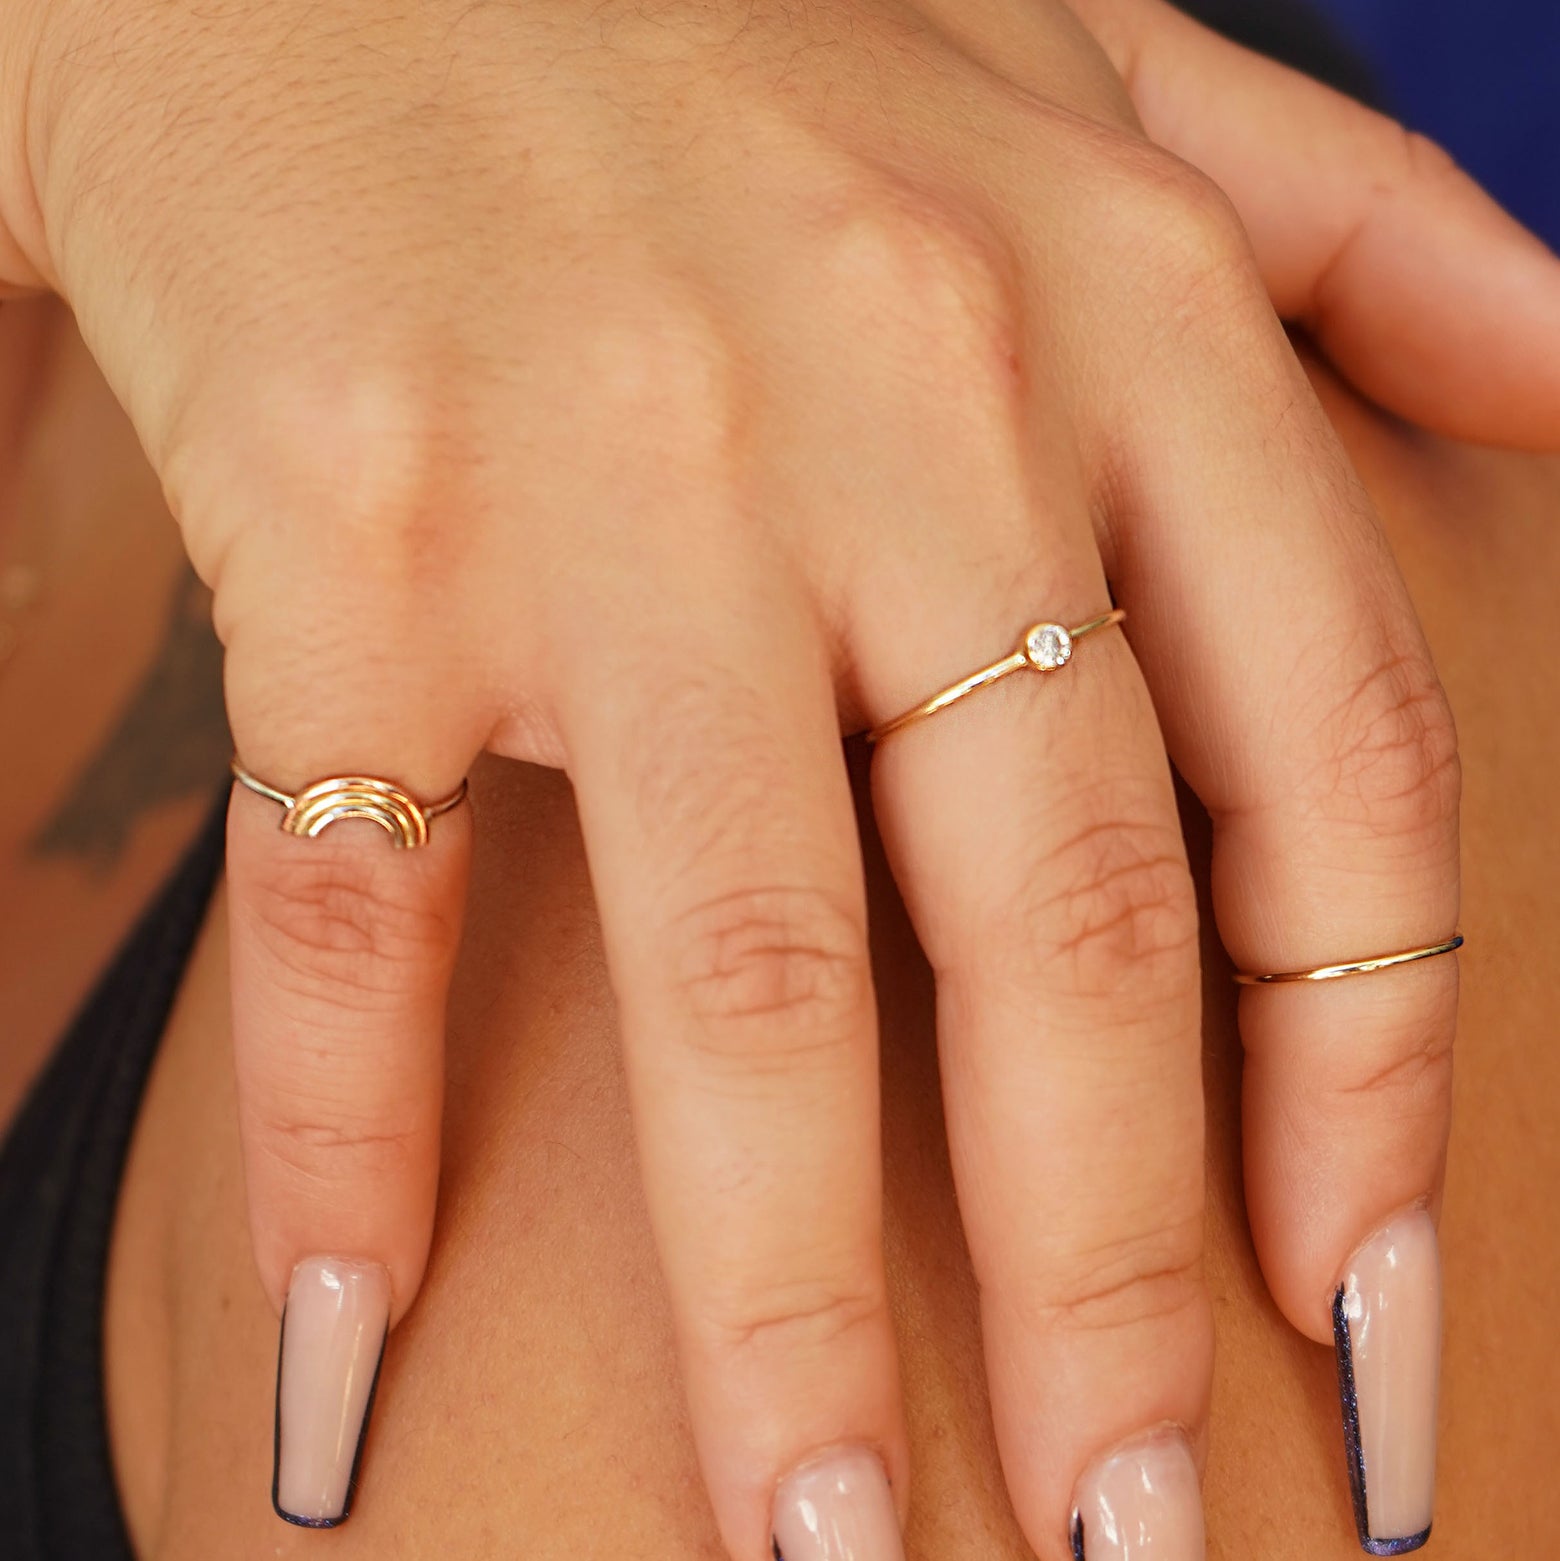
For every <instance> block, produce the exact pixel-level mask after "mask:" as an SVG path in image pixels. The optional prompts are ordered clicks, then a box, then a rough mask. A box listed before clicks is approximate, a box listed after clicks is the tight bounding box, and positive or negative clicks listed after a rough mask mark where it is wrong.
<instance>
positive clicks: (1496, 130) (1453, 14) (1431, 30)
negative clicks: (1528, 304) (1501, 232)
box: [1254, 0, 1560, 249]
mask: <svg viewBox="0 0 1560 1561" xmlns="http://www.w3.org/2000/svg"><path fill="white" fill-rule="evenodd" d="M1254 3H1256V4H1258V5H1260V4H1261V3H1262V0H1254ZM1312 3H1313V5H1314V6H1315V8H1316V9H1317V10H1319V11H1321V12H1323V13H1324V14H1325V15H1326V16H1327V17H1328V19H1329V20H1330V21H1331V22H1332V23H1333V25H1334V27H1335V28H1336V30H1337V32H1338V33H1339V34H1340V35H1341V36H1342V37H1343V38H1344V39H1346V40H1347V41H1348V42H1349V43H1351V44H1353V45H1354V47H1355V48H1356V49H1357V50H1358V51H1359V53H1360V54H1361V55H1362V56H1363V57H1364V58H1365V59H1366V60H1367V61H1368V63H1369V64H1370V67H1371V69H1372V71H1373V72H1374V74H1375V76H1376V79H1377V82H1378V84H1379V85H1380V87H1381V91H1382V96H1383V98H1384V103H1383V106H1384V107H1385V108H1387V109H1388V110H1389V111H1390V112H1391V113H1393V114H1395V115H1396V116H1397V117H1398V118H1399V119H1401V120H1403V121H1404V122H1405V123H1406V124H1408V125H1410V126H1412V127H1413V128H1414V129H1415V130H1422V131H1424V132H1425V134H1426V135H1429V136H1432V137H1434V138H1435V139H1436V140H1437V141H1439V142H1440V143H1441V144H1442V145H1443V146H1444V147H1446V148H1447V150H1448V151H1450V152H1451V153H1452V154H1453V155H1454V156H1455V157H1456V158H1457V160H1458V161H1459V162H1460V163H1461V164H1462V165H1463V166H1464V167H1465V168H1466V169H1468V171H1469V172H1470V173H1472V174H1473V175H1474V177H1475V178H1476V179H1478V181H1479V182H1480V183H1481V184H1482V185H1484V187H1485V188H1486V189H1488V190H1490V191H1491V192H1492V193H1493V194H1494V195H1495V196H1496V198H1497V199H1499V200H1500V202H1501V204H1502V205H1504V206H1505V207H1507V208H1508V210H1510V211H1513V212H1515V213H1516V214H1517V216H1519V217H1521V218H1522V220H1523V221H1524V222H1526V223H1527V224H1528V226H1529V227H1531V228H1533V229H1534V230H1535V231H1536V232H1538V233H1540V234H1541V235H1542V236H1543V237H1544V238H1545V239H1546V240H1547V241H1548V242H1549V244H1550V246H1551V247H1552V248H1556V249H1560V0H1312Z"/></svg>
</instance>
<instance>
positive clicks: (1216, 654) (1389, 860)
mask: <svg viewBox="0 0 1560 1561" xmlns="http://www.w3.org/2000/svg"><path fill="white" fill-rule="evenodd" d="M1222 210H1223V208H1222V206H1221V203H1220V201H1219V199H1218V198H1217V196H1216V195H1214V194H1212V193H1210V192H1208V191H1206V190H1204V191H1203V193H1202V195H1201V197H1200V200H1199V203H1198V204H1196V205H1195V206H1194V207H1192V208H1189V211H1192V212H1194V213H1195V215H1193V216H1192V218H1191V220H1190V221H1189V222H1186V223H1185V227H1184V231H1183V232H1182V233H1181V235H1180V243H1181V247H1182V251H1183V254H1184V257H1186V258H1188V259H1189V260H1190V262H1191V267H1192V269H1190V270H1189V272H1188V277H1187V279H1186V280H1187V283H1188V286H1195V279H1196V278H1197V277H1200V276H1201V275H1202V274H1203V268H1204V267H1206V266H1208V265H1210V264H1211V265H1213V266H1215V267H1216V268H1217V269H1218V273H1219V274H1220V275H1221V276H1224V277H1229V276H1239V275H1241V274H1245V275H1247V276H1248V277H1249V285H1248V287H1247V288H1246V289H1245V291H1244V294H1243V293H1242V290H1241V289H1240V288H1239V287H1238V286H1234V285H1232V286H1230V287H1229V288H1227V289H1225V290H1223V291H1222V292H1221V297H1220V304H1219V308H1220V313H1219V315H1218V316H1217V317H1216V318H1215V317H1212V316H1207V315H1202V316H1198V317H1197V318H1196V319H1195V320H1194V321H1193V322H1192V324H1191V325H1190V326H1189V327H1188V328H1187V329H1185V330H1183V331H1181V332H1179V333H1177V334H1176V335H1175V338H1174V341H1175V351H1174V353H1173V354H1172V353H1167V352H1160V353H1156V354H1154V355H1153V356H1151V357H1150V358H1149V360H1147V362H1146V363H1145V365H1144V367H1143V372H1142V373H1141V374H1140V375H1139V376H1138V378H1137V379H1136V380H1135V381H1134V390H1133V392H1132V393H1131V394H1130V396H1129V397H1128V399H1126V400H1125V401H1124V402H1123V404H1121V405H1120V406H1118V407H1115V408H1113V409H1112V410H1111V413H1110V414H1109V415H1108V417H1107V419H1106V424H1105V426H1107V427H1109V428H1110V429H1111V430H1112V432H1111V435H1110V437H1111V438H1112V439H1113V440H1124V441H1125V446H1126V448H1127V449H1128V450H1129V451H1130V453H1129V454H1126V455H1123V454H1121V453H1120V451H1121V448H1122V446H1121V445H1120V444H1118V445H1117V453H1116V457H1115V459H1114V460H1113V461H1112V462H1110V463H1109V464H1110V467H1111V480H1110V509H1111V523H1110V525H1109V528H1108V529H1109V540H1110V543H1111V551H1112V555H1113V563H1114V569H1113V578H1114V580H1115V581H1116V586H1117V594H1118V597H1119V599H1120V600H1121V602H1122V603H1123V605H1125V606H1126V607H1128V608H1129V610H1130V611H1131V612H1132V615H1133V616H1132V620H1131V621H1132V625H1133V636H1134V643H1135V644H1136V646H1137V647H1138V649H1139V653H1140V659H1141V662H1142V666H1143V669H1144V673H1145V675H1146V676H1147V678H1148V680H1149V683H1150V686H1151V688H1152V690H1153V693H1154V697H1155V702H1156V705H1157V707H1158V709H1159V712H1160V718H1161V721H1162V723H1163V725H1164V729H1165V734H1166V740H1167V745H1168V747H1169V749H1170V753H1171V756H1172V758H1173V759H1174V760H1175V762H1176V764H1177V766H1178V767H1179V769H1180V770H1181V773H1182V774H1183V775H1184V776H1185V777H1186V779H1187V781H1188V782H1189V783H1190V784H1191V786H1192V788H1193V789H1194V790H1195V791H1196V792H1197V794H1198V796H1199V797H1200V798H1201V799H1202V801H1203V803H1204V804H1205V805H1206V806H1207V808H1208V810H1209V812H1210V814H1211V815H1212V818H1213V823H1214V857H1213V891H1214V910H1215V914H1216V917H1217V920H1218V925H1219V930H1220V933H1221V935H1222V937H1223V940H1224V943H1225V946H1226V947H1227V948H1228V949H1229V951H1230V953H1231V956H1232V957H1233V959H1234V960H1235V961H1236V963H1237V965H1238V966H1240V967H1242V968H1244V969H1246V970H1251V971H1257V972H1267V973H1272V972H1292V971H1297V970H1303V969H1307V968H1310V967H1315V966H1323V965H1330V964H1335V963H1340V962H1343V961H1352V960H1361V959H1366V958H1368V957H1370V956H1375V955H1381V954H1388V953H1392V952H1394V951H1397V950H1403V949H1407V948H1411V947H1415V946H1423V945H1428V944H1433V943H1436V942H1438V941H1440V940H1443V939H1446V938H1448V937H1449V936H1450V934H1451V933H1452V931H1453V930H1454V929H1455V925H1456V920H1457V907H1458V851H1457V804H1458V766H1457V751H1456V739H1455V734H1454V732H1453V730H1452V726H1451V720H1450V716H1449V714H1448V710H1447V705H1446V702H1445V699H1444V696H1443V695H1442V692H1441V689H1440V685H1439V683H1438V681H1437V679H1436V675H1435V669H1434V667H1433V666H1432V665H1431V662H1430V657H1429V653H1428V651H1427V649H1426V646H1425V643H1424V639H1423V637H1422V635H1421V633H1420V631H1419V627H1418V624H1417V621H1416V620H1415V617H1414V613H1413V610H1412V607H1411V604H1410V602H1409V600H1408V596H1407V592H1406V590H1405V588H1404V585H1403V582H1402V580H1401V579H1400V577H1399V575H1398V573H1397V570H1396V567H1395V565H1394V562H1393V560H1392V557H1391V555H1390V553H1389V551H1388V549H1387V546H1386V543H1385V539H1384V538H1383V536H1382V534H1381V532H1380V529H1379V526H1378V523H1377V521H1376V519H1375V516H1374V514H1373V513H1372V511H1371V509H1370V506H1369V503H1368V501H1367V500H1366V498H1365V495H1364V490H1363V488H1362V487H1361V486H1360V484H1359V482H1358V480H1357V479H1356V478H1355V476H1354V474H1353V472H1352V471H1351V470H1350V468H1349V466H1348V462H1347V459H1346V457H1345V456H1344V453H1343V450H1342V447H1341V445H1340V444H1339V442H1338V440H1337V438H1336V436H1335V435H1334V433H1333V431H1332V429H1331V427H1330V425H1329V424H1328V422H1327V420H1326V417H1325V415H1324V414H1323V412H1322V409H1321V407H1320V406H1319V404H1318V403H1317V400H1316V397H1315V395H1314V394H1313V392H1312V390H1311V388H1310V385H1309V384H1308V382H1307V381H1306V378H1305V375H1304V373H1303V371H1302V370H1301V368H1300V365H1299V363H1298V362H1297V360H1296V359H1295V357H1294V354H1293V352H1292V351H1291V350H1290V348H1289V345H1288V343H1287V340H1286V339H1285V336H1284V334H1283V331H1282V329H1281V327H1280V326H1279V324H1278V322H1277V320H1276V319H1274V318H1273V315H1272V312H1271V310H1270V308H1269V307H1268V305H1267V302H1266V300H1265V298H1263V297H1262V294H1261V289H1260V287H1259V285H1258V282H1257V278H1256V276H1255V273H1254V271H1252V269H1251V267H1250V264H1249V259H1243V255H1244V250H1245V244H1244V239H1243V237H1242V236H1241V235H1240V232H1239V228H1238V225H1237V224H1236V223H1235V222H1234V219H1233V216H1230V215H1227V214H1225V215H1221V211H1222ZM1183 220H1184V219H1183ZM1122 429H1126V430H1129V432H1127V433H1126V434H1125V435H1122V434H1121V433H1120V430H1122ZM1456 1000H1457V966H1456V961H1455V959H1452V958H1440V959H1431V960H1426V961H1422V962H1418V963H1414V964H1405V965H1402V966H1399V967H1395V968H1391V969H1384V970H1380V971H1378V972H1376V973H1374V974H1362V975H1359V976H1356V977H1353V978H1349V979H1340V980H1333V981H1327V982H1322V983H1293V984H1285V985H1278V986H1270V987H1257V988H1253V989H1250V990H1249V991H1248V992H1247V994H1246V996H1245V997H1244V998H1243V1000H1242V1005H1241V1015H1240V1017H1241V1033H1242V1037H1243V1040H1244V1042H1245V1046H1246V1051H1247V1063H1246V1070H1245V1089H1244V1102H1245V1104H1244V1111H1245V1132H1244V1139H1245V1154H1246V1195H1247V1205H1248V1209H1249V1212H1250V1216H1251V1224H1252V1233H1253V1236H1254V1238H1255V1241H1256V1246H1257V1252H1258V1255H1259V1257H1260V1259H1261V1261H1262V1266H1263V1272H1264V1274H1265V1275H1266V1278H1267V1281H1268V1284H1269V1287H1270V1288H1271V1290H1272V1292H1273V1295H1274V1298H1275V1299H1276V1300H1277V1302H1278V1304H1279V1306H1280V1308H1281V1309H1282V1310H1283V1312H1284V1313H1285V1315H1286V1316H1287V1317H1288V1318H1289V1320H1290V1321H1291V1322H1292V1323H1294V1325H1295V1326H1296V1327H1298V1328H1300V1329H1301V1330H1302V1331H1303V1332H1305V1333H1307V1334H1309V1335H1310V1336H1311V1337H1313V1338H1316V1339H1318V1340H1325V1339H1330V1338H1334V1336H1335V1333H1336V1342H1337V1344H1338V1347H1339V1353H1340V1362H1339V1364H1340V1370H1341V1371H1343V1372H1344V1373H1345V1374H1346V1376H1347V1379H1348V1380H1347V1381H1346V1383H1345V1392H1344V1408H1345V1416H1346V1424H1348V1423H1350V1422H1351V1421H1352V1426H1353V1431H1352V1440H1351V1443H1350V1447H1351V1456H1352V1462H1353V1468H1354V1474H1355V1482H1356V1486H1357V1488H1358V1492H1359V1495H1358V1504H1357V1517H1358V1522H1359V1526H1360V1537H1361V1540H1362V1542H1364V1543H1365V1545H1366V1548H1367V1549H1371V1550H1373V1553H1389V1554H1397V1553H1400V1552H1402V1551H1405V1550H1408V1549H1412V1548H1415V1547H1416V1546H1417V1545H1418V1544H1421V1543H1423V1541H1424V1538H1425V1536H1426V1534H1427V1533H1428V1528H1429V1523H1430V1508H1431V1502H1432V1498H1433V1483H1434V1457H1435V1385H1436V1373H1437V1360H1438V1356H1439V1305H1440V1302H1439V1280H1438V1275H1437V1265H1436V1238H1435V1232H1434V1226H1433V1223H1432V1220H1431V1217H1430V1215H1429V1213H1428V1212H1427V1210H1428V1207H1429V1206H1430V1205H1431V1204H1432V1203H1433V1201H1434V1199H1435V1197H1436V1195H1437V1192H1438V1188H1439V1185H1440V1178H1441V1173H1442V1164H1443V1157H1444V1153H1445V1146H1446V1136H1447V1128H1448V1121H1449V1115H1450V1107H1451V1095H1450V1077H1451V1075H1450V1046H1451V1040H1452V1032H1453V1028H1454V1024H1455V1018H1456ZM1340 1294H1341V1295H1342V1297H1343V1301H1342V1306H1343V1311H1344V1314H1345V1315H1343V1316H1342V1317H1341V1318H1340V1316H1339V1315H1338V1298H1339V1296H1340ZM1367 1470H1368V1478H1367V1477H1366V1471H1367ZM1382 1546H1387V1547H1389V1548H1388V1549H1386V1550H1383V1549H1381V1548H1380V1547H1382Z"/></svg>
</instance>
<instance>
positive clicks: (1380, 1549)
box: [1360, 1529, 1430, 1556]
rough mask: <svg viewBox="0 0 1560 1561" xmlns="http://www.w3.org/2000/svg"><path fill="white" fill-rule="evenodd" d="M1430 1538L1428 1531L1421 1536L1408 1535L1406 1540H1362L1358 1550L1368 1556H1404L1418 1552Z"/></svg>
mask: <svg viewBox="0 0 1560 1561" xmlns="http://www.w3.org/2000/svg"><path fill="white" fill-rule="evenodd" d="M1429 1538H1430V1530H1429V1529H1426V1530H1425V1531H1424V1532H1423V1533H1422V1534H1410V1535H1409V1536H1408V1537H1407V1538H1406V1539H1362V1540H1361V1541H1360V1548H1361V1549H1362V1550H1363V1551H1364V1552H1365V1554H1366V1555H1368V1556H1406V1555H1407V1554H1408V1553H1409V1552H1410V1551H1411V1550H1418V1549H1419V1548H1420V1547H1421V1546H1422V1545H1424V1544H1425V1543H1426V1542H1427V1541H1428V1540H1429Z"/></svg>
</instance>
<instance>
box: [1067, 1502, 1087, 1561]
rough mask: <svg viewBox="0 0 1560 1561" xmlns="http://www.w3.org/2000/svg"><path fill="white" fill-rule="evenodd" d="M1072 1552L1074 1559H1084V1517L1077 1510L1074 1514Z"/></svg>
mask: <svg viewBox="0 0 1560 1561" xmlns="http://www.w3.org/2000/svg"><path fill="white" fill-rule="evenodd" d="M1070 1537H1071V1539H1072V1553H1073V1561H1084V1554H1083V1519H1082V1518H1081V1517H1080V1516H1079V1515H1078V1514H1077V1513H1076V1512H1075V1513H1073V1515H1072V1533H1071V1536H1070Z"/></svg>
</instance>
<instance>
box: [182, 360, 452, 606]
mask: <svg viewBox="0 0 1560 1561" xmlns="http://www.w3.org/2000/svg"><path fill="white" fill-rule="evenodd" d="M325 334H326V337H327V339H328V336H329V333H325ZM166 443H167V448H166V453H165V455H164V459H163V463H162V471H163V488H164V493H165V496H166V498H167V500H168V504H169V506H170V508H171V510H172V512H173V514H174V516H175V517H176V518H177V519H178V521H179V524H180V526H181V529H182V530H183V533H184V536H185V540H186V544H187V545H188V546H189V548H190V551H191V556H192V561H193V562H194V564H195V566H196V568H197V570H198V571H199V572H200V574H201V576H202V578H204V579H205V580H206V581H207V583H208V584H210V585H211V586H212V587H213V588H214V589H217V588H219V587H220V584H221V575H222V573H223V567H222V566H223V564H224V563H225V562H226V561H227V560H228V559H229V557H230V555H232V553H233V547H234V543H235V542H237V541H239V540H240V539H242V540H243V541H244V542H245V544H246V545H248V544H249V543H250V541H251V540H252V539H259V540H261V541H263V542H265V543H266V544H267V545H271V546H274V545H277V544H280V545H283V546H290V547H294V548H297V549H299V550H301V551H302V552H304V553H305V554H306V556H307V557H308V558H309V559H310V560H311V563H312V565H313V567H315V568H317V569H318V570H320V571H322V572H325V573H328V574H332V575H334V574H336V573H338V572H340V573H342V574H343V577H344V578H346V579H350V580H351V581H353V582H354V583H355V584H356V585H358V586H360V587H364V588H369V589H372V588H379V589H381V590H389V591H391V592H393V593H395V599H398V600H405V601H408V602H414V601H419V600H422V599H424V598H425V597H426V595H427V594H428V591H429V589H430V585H431V584H433V583H436V582H440V581H443V580H445V579H447V578H450V576H451V575H452V573H453V572H454V571H456V570H458V568H459V565H460V562H461V558H462V553H463V548H464V540H463V539H464V538H466V536H467V534H468V531H467V528H462V527H453V526H451V525H450V524H449V516H450V515H451V514H452V513H464V512H467V511H469V510H470V509H471V506H472V505H473V504H474V503H476V502H478V499H479V494H478V490H477V487H476V485H475V484H474V483H473V481H472V480H471V479H472V476H473V475H474V474H475V473H476V472H477V470H478V466H479V463H478V462H477V461H476V460H475V458H474V455H473V452H472V450H471V449H470V448H468V445H467V442H466V439H465V436H464V435H463V434H462V432H461V431H460V422H459V411H458V409H457V408H455V407H453V406H452V405H451V401H450V397H449V394H448V390H447V388H441V387H440V385H439V384H438V383H437V381H436V380H435V379H434V378H433V371H432V370H430V369H427V368H424V367H419V366H417V365H414V364H405V363H397V362H395V361H391V360H388V359H387V358H386V357H385V356H384V355H381V356H380V357H378V358H377V359H374V360H372V361H357V360H356V359H353V360H351V361H347V360H346V359H345V358H344V357H343V356H342V355H340V354H338V353H336V352H332V351H330V350H327V349H322V350H321V351H320V352H318V353H315V354H311V355H309V356H308V358H307V359H306V360H299V361H297V362H292V363H289V364H287V365H286V366H283V367H268V366H266V365H263V364H262V365H261V366H259V367H258V368H257V369H256V370H255V372H254V373H253V374H252V375H251V376H250V377H249V378H248V379H247V380H245V381H244V382H243V383H241V384H232V383H224V384H222V385H220V386H216V385H213V386H209V387H205V388H204V389H203V393H202V394H201V395H200V396H199V397H196V398H193V399H192V400H191V402H190V405H189V408H188V409H187V411H186V413H185V414H184V415H183V416H181V417H180V418H179V419H178V420H177V421H176V423H175V424H174V426H173V428H172V429H171V430H170V432H169V435H168V437H167V441H166ZM348 566H350V567H348Z"/></svg>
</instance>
